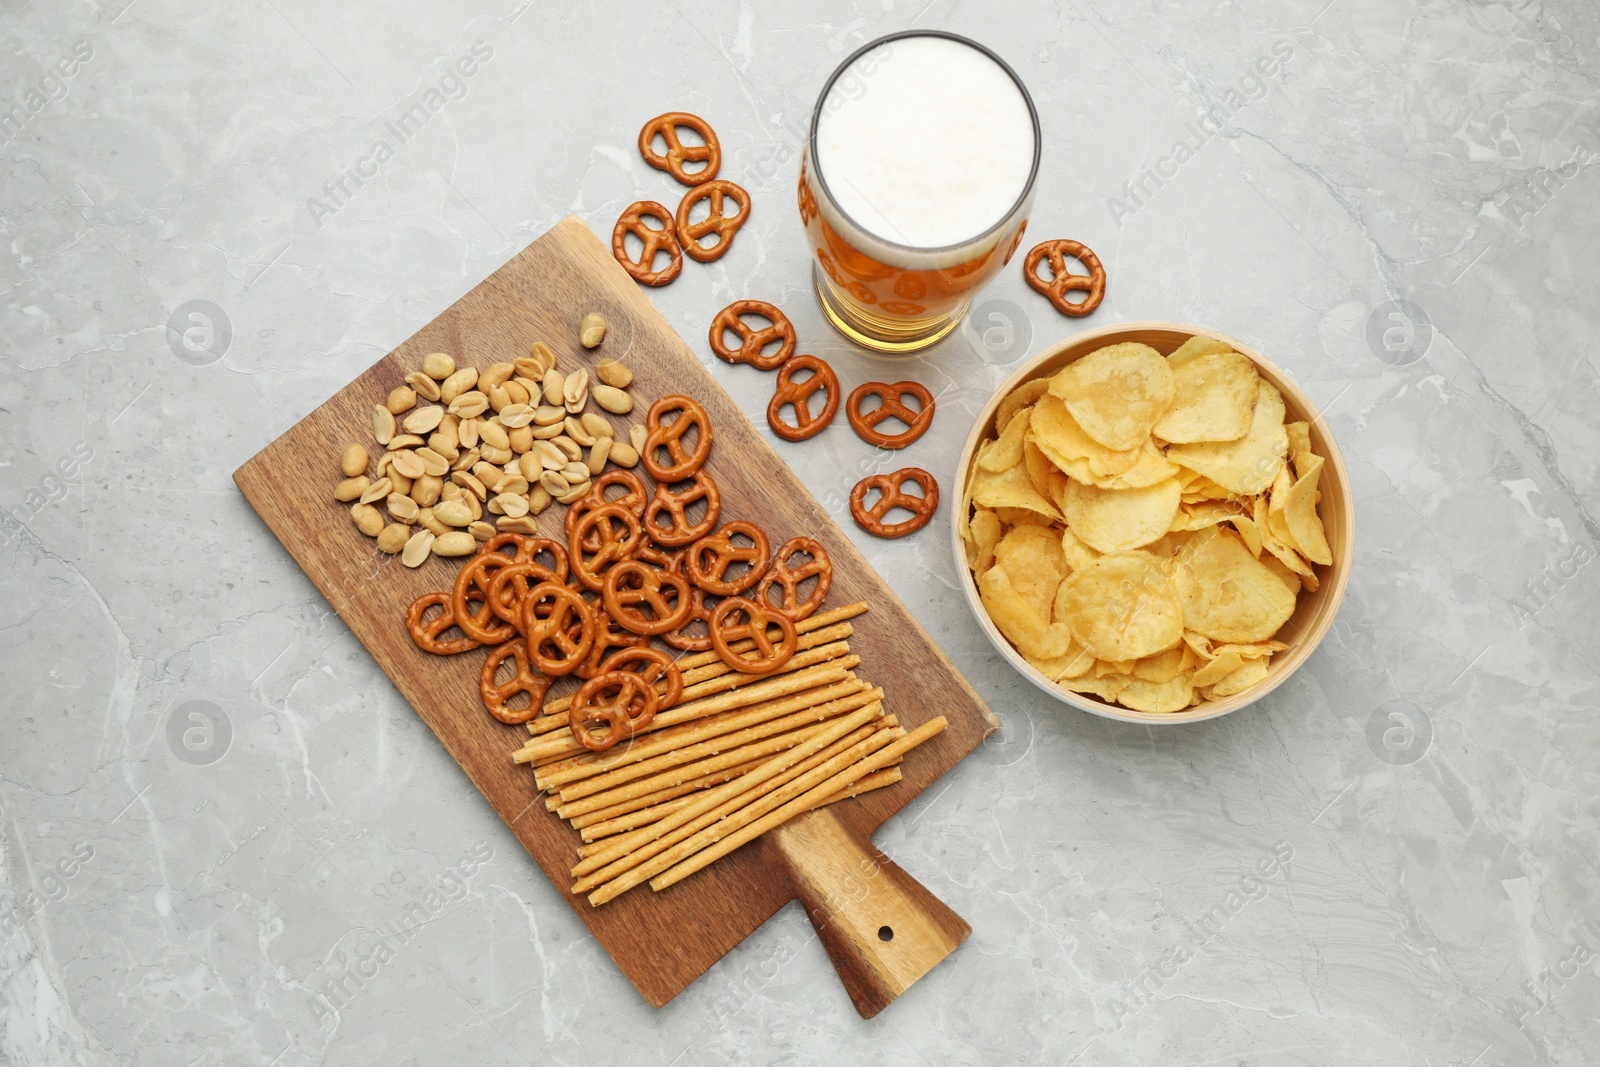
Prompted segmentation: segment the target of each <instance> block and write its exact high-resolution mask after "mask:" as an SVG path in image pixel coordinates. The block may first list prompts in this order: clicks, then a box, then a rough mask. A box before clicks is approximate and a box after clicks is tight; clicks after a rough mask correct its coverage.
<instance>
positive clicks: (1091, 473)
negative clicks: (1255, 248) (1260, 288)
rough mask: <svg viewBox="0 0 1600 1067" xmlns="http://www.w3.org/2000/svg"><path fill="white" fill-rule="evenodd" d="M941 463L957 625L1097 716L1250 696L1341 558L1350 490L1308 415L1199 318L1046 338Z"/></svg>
mask: <svg viewBox="0 0 1600 1067" xmlns="http://www.w3.org/2000/svg"><path fill="white" fill-rule="evenodd" d="M958 475H959V477H958V484H960V485H961V486H962V493H961V502H960V505H959V506H958V507H957V508H955V509H952V510H953V512H954V523H953V526H954V529H953V531H952V534H953V538H954V543H955V552H956V558H957V559H958V560H963V561H965V563H966V567H965V569H964V571H963V575H964V580H963V583H962V587H963V589H964V590H965V592H966V595H967V602H968V603H969V604H970V605H971V607H972V610H973V614H974V615H975V616H976V617H977V620H978V623H979V625H980V626H981V627H982V628H983V630H984V633H985V634H987V635H988V637H989V640H990V641H991V642H992V643H993V644H994V646H995V648H996V649H997V650H998V651H999V652H1000V654H1001V655H1002V656H1004V657H1005V658H1006V659H1007V660H1008V661H1009V662H1010V663H1011V664H1012V666H1014V667H1015V668H1016V669H1017V670H1019V671H1021V672H1022V674H1023V675H1024V676H1025V677H1026V678H1028V680H1029V681H1031V682H1033V683H1034V684H1035V685H1037V686H1038V687H1039V688H1040V689H1043V690H1044V691H1045V692H1047V693H1050V694H1051V695H1052V696H1054V697H1056V698H1057V699H1059V700H1061V701H1063V702H1064V703H1067V704H1071V705H1072V706H1073V707H1076V708H1081V709H1082V710H1084V711H1088V712H1092V713H1093V714H1096V715H1103V716H1106V717H1107V718H1113V719H1122V720H1125V721H1129V722H1142V723H1179V722H1196V721H1199V720H1201V719H1210V718H1215V717H1216V716H1218V715H1225V714H1227V713H1228V712H1230V711H1236V710H1238V709H1239V708H1241V707H1244V706H1245V705H1246V704H1249V703H1252V702H1253V701H1256V700H1259V699H1260V698H1261V697H1263V696H1265V695H1266V694H1268V693H1270V692H1271V691H1272V690H1273V689H1275V688H1276V687H1277V686H1279V685H1281V684H1282V683H1283V681H1284V679H1286V678H1288V677H1289V675H1290V674H1292V673H1294V671H1295V670H1296V669H1297V668H1298V667H1299V666H1300V664H1301V663H1303V662H1305V660H1306V658H1307V657H1308V656H1310V655H1311V652H1312V650H1313V649H1314V648H1315V647H1316V645H1317V642H1318V641H1320V640H1321V639H1322V636H1323V634H1324V633H1326V632H1327V629H1328V627H1329V626H1330V625H1331V624H1332V622H1333V618H1334V615H1335V614H1336V613H1337V612H1338V609H1339V601H1340V600H1341V599H1342V598H1343V596H1344V590H1345V585H1346V583H1347V582H1348V580H1349V575H1350V564H1351V560H1352V558H1353V555H1354V549H1355V510H1354V505H1353V498H1352V495H1351V492H1350V483H1349V475H1348V474H1347V473H1346V471H1345V467H1344V461H1343V460H1342V459H1341V457H1340V455H1339V449H1338V446H1337V445H1335V444H1334V441H1333V437H1332V434H1331V433H1330V432H1329V430H1328V427H1327V425H1326V423H1324V422H1323V421H1322V420H1321V419H1320V418H1319V417H1318V416H1317V414H1316V412H1315V410H1314V409H1313V407H1312V405H1311V402H1310V400H1309V399H1308V398H1307V397H1306V395H1305V394H1304V393H1303V392H1301V390H1300V388H1299V387H1298V386H1297V385H1295V383H1294V381H1293V380H1292V379H1290V378H1289V377H1288V375H1286V374H1285V373H1284V372H1283V371H1281V370H1279V369H1278V368H1277V367H1275V366H1273V365H1272V363H1271V362H1269V361H1268V360H1266V359H1265V358H1263V357H1262V356H1261V355H1260V354H1259V353H1257V352H1255V351H1253V350H1251V349H1250V348H1249V347H1248V346H1246V345H1244V344H1241V343H1240V342H1239V341H1236V340H1234V339H1233V338H1231V337H1227V336H1225V335H1223V334H1220V333H1216V332H1215V331H1212V330H1206V329H1201V328H1199V327H1195V326H1188V325H1184V324H1182V323H1173V322H1137V323H1125V324H1122V325H1119V326H1111V327H1106V328H1104V329H1100V330H1093V331H1090V332H1088V333H1085V334H1080V335H1079V336H1077V337H1073V338H1071V339H1069V340H1067V341H1063V342H1062V343H1061V344H1059V345H1056V346H1055V347H1053V348H1051V349H1050V350H1049V351H1047V352H1045V353H1043V354H1042V355H1040V356H1039V357H1037V358H1036V359H1033V360H1031V361H1030V362H1029V363H1028V364H1027V365H1026V366H1024V367H1023V368H1022V369H1020V370H1019V371H1017V373H1016V374H1014V375H1012V377H1011V379H1010V380H1009V381H1007V382H1006V383H1005V384H1004V385H1003V386H1001V387H1000V389H999V390H998V391H997V392H996V393H995V395H994V396H993V397H991V398H990V400H989V403H988V404H987V405H985V407H984V409H983V412H982V413H981V414H980V415H979V417H978V420H977V423H976V424H975V425H974V426H973V428H972V433H971V434H970V435H969V436H968V438H967V443H966V447H965V448H964V449H963V450H962V453H961V461H960V466H959V468H958Z"/></svg>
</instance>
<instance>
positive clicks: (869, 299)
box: [799, 30, 1039, 353]
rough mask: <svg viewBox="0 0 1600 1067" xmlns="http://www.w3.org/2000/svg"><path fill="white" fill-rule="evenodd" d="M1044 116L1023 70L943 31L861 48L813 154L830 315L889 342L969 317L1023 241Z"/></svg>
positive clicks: (817, 247) (816, 241)
mask: <svg viewBox="0 0 1600 1067" xmlns="http://www.w3.org/2000/svg"><path fill="white" fill-rule="evenodd" d="M1038 173H1039V115H1038V112H1036V111H1035V110H1034V107H1033V99H1032V98H1031V97H1029V95H1028V90H1027V89H1026V88H1024V87H1023V84H1022V81H1021V80H1020V79H1019V78H1018V77H1017V75H1016V72H1015V71H1013V70H1012V69H1011V68H1010V67H1009V66H1007V65H1006V63H1005V61H1004V60H1002V59H1001V58H1000V57H999V56H997V55H995V54H994V53H993V52H991V51H990V50H989V49H987V48H985V47H984V46H983V45H981V44H978V43H976V42H974V41H970V40H968V39H967V38H965V37H960V36H957V35H956V34H953V33H944V32H942V31H938V30H910V31H907V32H904V33H895V34H890V35H889V36H887V37H881V38H879V39H878V40H876V41H873V42H872V43H870V44H868V45H865V46H864V47H862V48H860V49H858V50H857V51H856V52H855V53H854V54H853V55H851V56H850V57H849V58H848V59H846V60H845V61H844V62H843V63H841V64H840V65H839V68H838V69H837V70H835V71H834V72H833V75H832V76H831V77H830V78H829V79H828V81H827V84H825V85H824V86H823V87H822V94H821V95H820V96H819V97H818V98H817V106H816V109H815V110H814V111H813V112H812V114H811V134H810V137H809V138H808V140H807V143H806V149H805V153H804V154H803V155H802V157H801V160H800V188H799V195H800V220H801V222H803V223H804V224H805V228H806V237H807V239H808V241H809V243H810V245H811V250H812V252H813V253H814V254H815V256H816V261H815V263H813V264H812V274H813V277H814V279H815V282H816V287H817V299H818V300H819V301H820V302H821V304H822V310H823V312H824V313H825V314H826V315H827V316H828V320H829V321H830V322H832V323H833V325H834V326H835V327H837V328H838V330H839V331H840V332H841V333H843V334H844V335H845V336H846V337H848V338H850V339H851V340H852V341H855V342H856V343H858V344H861V345H865V346H866V347H868V348H873V349H877V350H878V351H880V352H897V353H898V352H913V351H916V350H917V349H920V348H925V347H927V346H928V345H931V344H933V343H934V342H936V341H938V340H939V339H940V338H942V337H944V336H945V335H946V334H948V333H949V332H950V331H951V330H953V329H955V327H956V325H957V324H958V323H960V321H961V317H962V315H964V314H966V311H967V307H968V306H969V305H970V304H971V303H972V298H973V296H974V295H975V294H976V293H977V292H978V290H980V289H982V288H983V286H984V285H985V284H987V283H988V281H989V279H990V278H992V277H994V275H995V274H996V273H997V272H998V271H999V270H1000V268H1001V267H1003V266H1005V264H1006V263H1007V262H1008V261H1009V260H1010V259H1011V255H1012V253H1014V252H1015V251H1016V250H1017V245H1018V244H1020V243H1021V241H1022V231H1023V230H1024V229H1025V228H1026V227H1027V224H1028V211H1029V209H1030V208H1031V207H1032V206H1033V186H1034V179H1035V178H1036V177H1037V176H1038Z"/></svg>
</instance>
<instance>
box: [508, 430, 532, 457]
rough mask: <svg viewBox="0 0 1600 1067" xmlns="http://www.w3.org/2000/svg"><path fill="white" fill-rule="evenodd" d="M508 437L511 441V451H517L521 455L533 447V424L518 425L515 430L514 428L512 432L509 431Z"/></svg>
mask: <svg viewBox="0 0 1600 1067" xmlns="http://www.w3.org/2000/svg"><path fill="white" fill-rule="evenodd" d="M506 437H507V438H509V439H510V441H511V451H513V452H515V453H516V454H517V455H519V456H520V455H522V454H523V453H524V452H526V451H527V450H528V449H530V448H532V447H533V427H532V426H518V427H517V428H516V429H515V430H512V431H511V432H510V433H508V434H507V435H506Z"/></svg>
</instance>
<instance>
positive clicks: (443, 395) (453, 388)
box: [439, 367, 478, 404]
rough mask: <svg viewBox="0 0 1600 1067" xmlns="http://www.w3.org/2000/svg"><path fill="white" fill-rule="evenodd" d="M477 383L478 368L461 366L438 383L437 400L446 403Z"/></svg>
mask: <svg viewBox="0 0 1600 1067" xmlns="http://www.w3.org/2000/svg"><path fill="white" fill-rule="evenodd" d="M477 384H478V369H477V368H476V367H462V368H461V369H460V370H458V371H456V372H455V373H454V374H452V375H450V377H448V378H446V379H445V380H444V381H442V382H440V383H439V401H440V403H443V404H448V403H450V401H452V400H454V399H455V398H456V397H458V396H460V395H461V394H462V393H465V392H466V391H467V390H469V389H471V388H472V387H473V386H475V385H477Z"/></svg>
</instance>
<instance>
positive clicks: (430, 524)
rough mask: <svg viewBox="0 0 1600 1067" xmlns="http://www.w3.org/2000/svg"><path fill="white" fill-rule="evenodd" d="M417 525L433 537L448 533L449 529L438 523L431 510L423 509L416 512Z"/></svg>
mask: <svg viewBox="0 0 1600 1067" xmlns="http://www.w3.org/2000/svg"><path fill="white" fill-rule="evenodd" d="M417 525H418V526H421V527H422V528H423V529H426V530H429V531H430V532H432V533H433V534H434V535H436V536H437V535H438V534H442V533H449V532H450V527H448V526H446V525H445V524H444V523H442V522H440V521H439V520H438V519H437V518H436V517H435V516H434V514H433V509H432V508H423V509H422V510H421V511H419V512H417Z"/></svg>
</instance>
